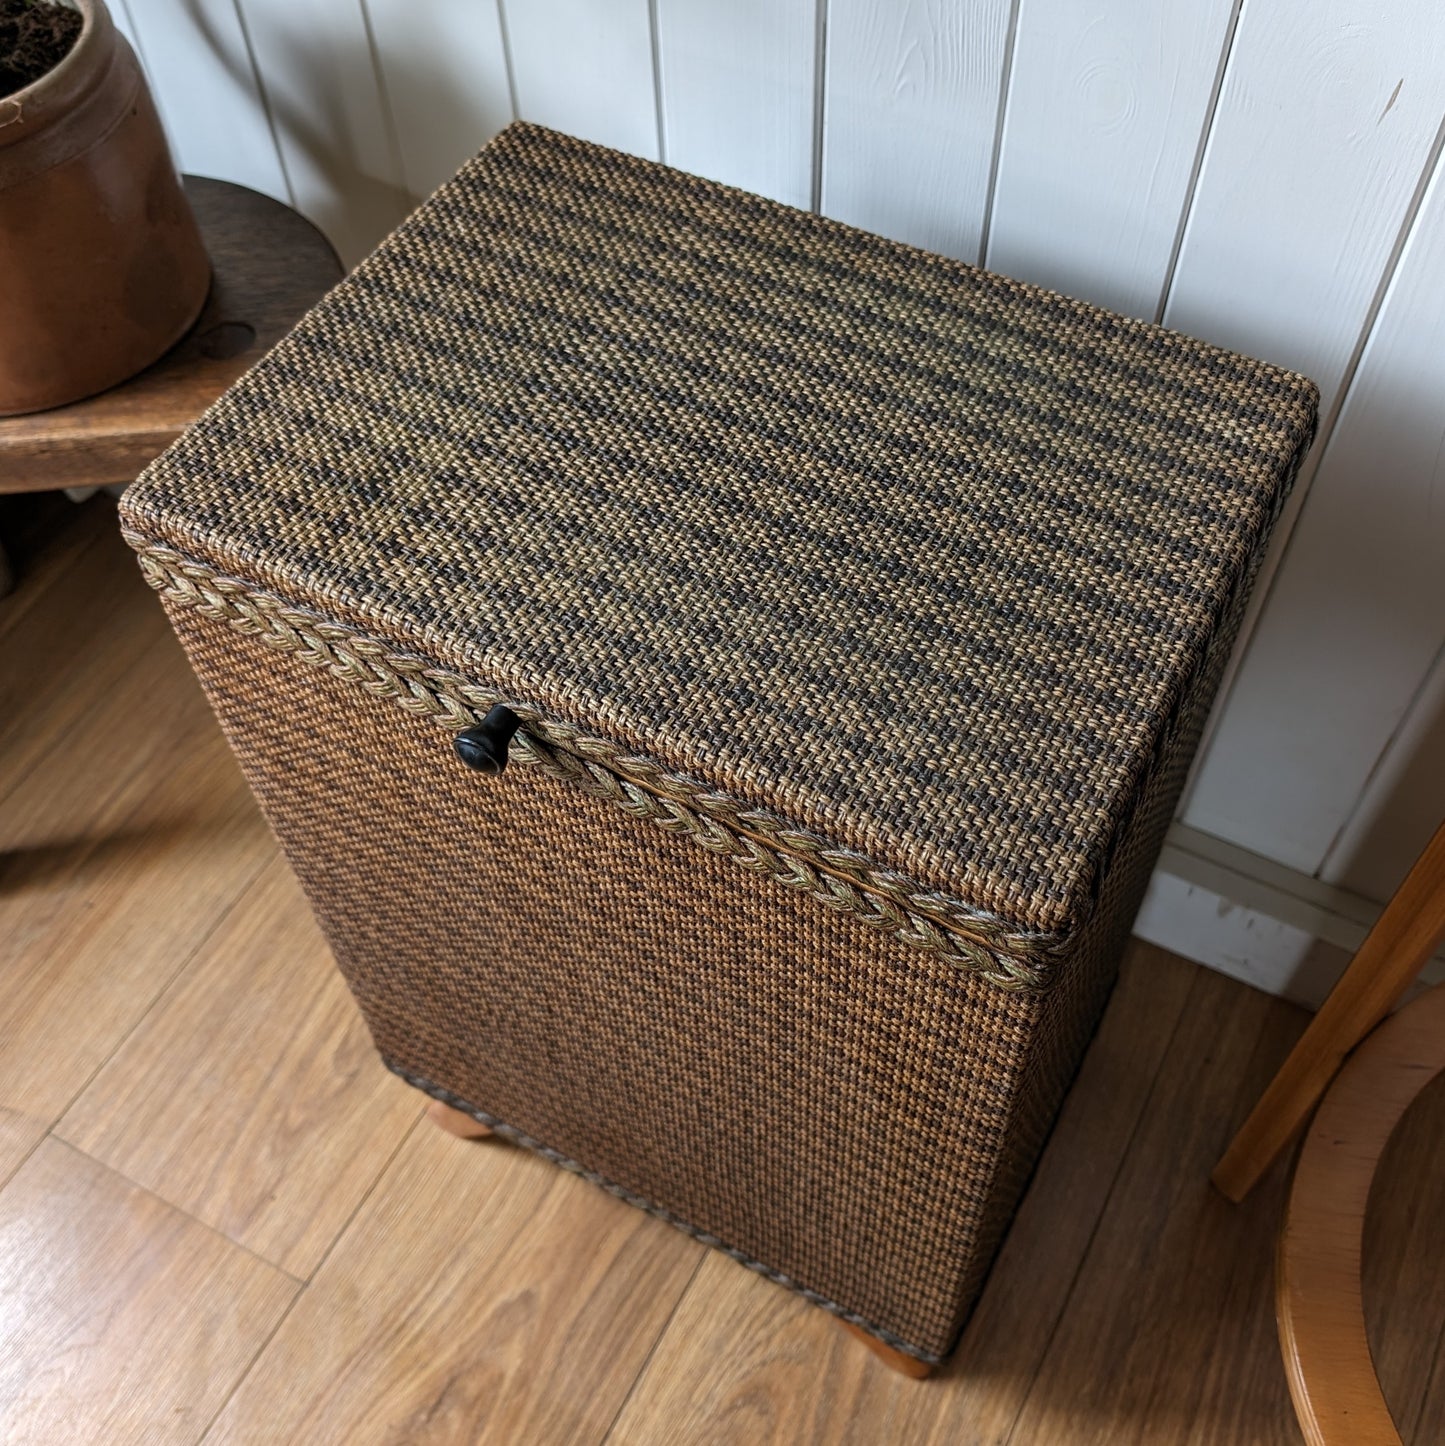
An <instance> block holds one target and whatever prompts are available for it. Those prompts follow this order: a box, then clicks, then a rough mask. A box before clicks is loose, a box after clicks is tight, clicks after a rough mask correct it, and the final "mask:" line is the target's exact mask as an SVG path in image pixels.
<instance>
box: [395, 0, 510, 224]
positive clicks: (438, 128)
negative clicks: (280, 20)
mask: <svg viewBox="0 0 1445 1446" xmlns="http://www.w3.org/2000/svg"><path fill="white" fill-rule="evenodd" d="M366 5H367V9H368V12H369V13H370V16H371V32H372V36H373V38H374V40H375V42H376V55H377V61H378V63H379V64H380V66H381V78H382V83H383V85H384V86H385V88H386V99H387V103H388V105H389V106H390V108H391V116H392V121H393V123H394V124H395V126H396V137H397V146H398V149H399V150H400V152H401V172H402V180H403V182H404V183H405V185H406V188H407V190H408V191H409V192H410V193H411V195H413V196H415V197H416V198H417V199H419V200H420V199H421V198H423V197H425V196H429V195H430V194H431V193H432V192H433V191H434V190H436V188H437V187H438V186H439V185H441V183H442V182H443V181H445V180H447V179H448V178H449V177H451V176H452V175H453V174H454V173H455V172H456V171H457V169H458V168H459V167H460V166H461V165H462V164H463V163H464V162H465V161H469V160H470V159H471V158H472V157H473V156H474V155H476V153H477V152H478V151H479V150H481V148H482V147H483V146H484V145H485V144H486V143H487V142H488V141H489V140H491V138H492V137H493V136H494V135H496V133H497V132H498V131H499V130H501V129H502V127H503V126H504V125H506V124H507V122H508V121H510V120H511V119H512V100H511V95H510V93H509V91H508V85H507V60H506V55H505V54H504V52H503V49H502V28H501V24H500V21H499V17H498V15H497V9H496V0H472V3H468V4H465V5H459V4H458V3H457V0H366Z"/></svg>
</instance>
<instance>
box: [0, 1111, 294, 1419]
mask: <svg viewBox="0 0 1445 1446" xmlns="http://www.w3.org/2000/svg"><path fill="white" fill-rule="evenodd" d="M299 1288H300V1287H299V1286H298V1284H297V1282H295V1281H294V1280H292V1279H291V1278H290V1277H289V1276H287V1275H285V1274H284V1273H283V1272H281V1271H279V1270H276V1269H275V1268H274V1267H272V1266H270V1265H267V1264H266V1263H265V1262H264V1261H261V1260H259V1259H257V1258H256V1257H255V1256H254V1255H251V1254H249V1253H248V1252H247V1251H244V1250H241V1249H239V1248H238V1247H236V1246H234V1245H232V1244H231V1243H230V1242H229V1241H226V1240H224V1239H222V1238H221V1236H219V1235H217V1234H215V1232H214V1231H211V1230H207V1229H206V1228H205V1227H204V1226H202V1225H198V1224H196V1222H195V1221H193V1220H191V1219H189V1218H188V1217H187V1216H185V1215H183V1214H182V1213H181V1212H180V1211H178V1210H173V1209H172V1208H171V1207H170V1206H168V1205H166V1204H164V1203H163V1202H161V1201H159V1200H157V1199H156V1198H155V1197H154V1196H153V1195H150V1194H149V1193H147V1192H146V1191H144V1190H142V1189H140V1188H139V1187H138V1186H136V1185H133V1184H131V1183H130V1182H129V1181H127V1180H125V1179H123V1178H122V1177H121V1176H119V1175H117V1174H116V1173H115V1172H114V1171H112V1170H108V1169H106V1168H105V1167H104V1166H103V1165H99V1164H97V1163H96V1162H95V1161H94V1160H91V1159H90V1158H89V1157H88V1156H86V1155H83V1154H81V1153H80V1152H79V1151H76V1150H73V1149H71V1148H70V1147H69V1146H68V1145H64V1144H61V1143H60V1142H59V1141H58V1140H53V1139H51V1140H46V1141H45V1142H44V1143H43V1144H42V1145H41V1146H40V1147H39V1148H38V1149H37V1150H36V1151H35V1153H34V1154H32V1155H31V1156H30V1158H29V1159H28V1160H27V1161H26V1162H25V1164H24V1165H23V1166H22V1167H21V1168H20V1170H19V1171H18V1172H17V1173H16V1174H15V1175H14V1177H13V1178H12V1179H11V1180H10V1182H9V1183H8V1184H7V1185H6V1186H5V1188H4V1189H3V1190H0V1439H3V1440H4V1441H6V1442H10V1443H16V1446H20V1443H31V1442H36V1443H48V1442H105V1443H107V1446H111V1443H122V1442H131V1441H145V1442H157V1443H159V1442H177V1443H185V1442H194V1441H198V1440H199V1439H200V1437H201V1435H202V1433H203V1432H204V1430H205V1427H206V1423H207V1422H208V1420H209V1419H210V1417H211V1415H212V1414H213V1413H214V1411H215V1410H216V1409H217V1408H218V1407H219V1406H220V1404H221V1402H222V1401H224V1400H225V1398H226V1396H227V1394H228V1393H229V1392H230V1390H231V1389H232V1387H233V1386H234V1385H235V1383H236V1381H237V1380H238V1379H239V1378H240V1377H241V1375H242V1374H243V1373H244V1372H245V1370H246V1368H247V1366H248V1365H249V1364H250V1362H251V1360H252V1359H253V1358H254V1356H255V1354H256V1352H257V1350H258V1349H259V1348H260V1346H261V1344H262V1343H263V1342H264V1341H265V1340H266V1338H267V1336H268V1335H270V1333H271V1332H272V1331H273V1330H274V1329H275V1326H276V1323H277V1322H278V1321H279V1320H280V1318H281V1316H282V1314H283V1313H284V1312H285V1310H286V1308H287V1307H288V1306H289V1305H290V1303H291V1301H292V1299H293V1298H294V1296H295V1294H296V1292H297V1290H298V1289H299Z"/></svg>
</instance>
